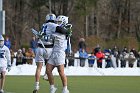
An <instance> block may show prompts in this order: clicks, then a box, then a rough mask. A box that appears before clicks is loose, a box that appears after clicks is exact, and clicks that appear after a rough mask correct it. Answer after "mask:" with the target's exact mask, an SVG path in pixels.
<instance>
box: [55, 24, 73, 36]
mask: <svg viewBox="0 0 140 93" xmlns="http://www.w3.org/2000/svg"><path fill="white" fill-rule="evenodd" d="M55 32H57V33H61V34H65V35H69V34H70V30H69V29H67V28H65V27H61V26H57V27H56V31H55Z"/></svg>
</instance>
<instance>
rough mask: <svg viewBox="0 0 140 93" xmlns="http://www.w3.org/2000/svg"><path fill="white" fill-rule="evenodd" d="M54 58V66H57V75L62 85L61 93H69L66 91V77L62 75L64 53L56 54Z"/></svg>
mask: <svg viewBox="0 0 140 93" xmlns="http://www.w3.org/2000/svg"><path fill="white" fill-rule="evenodd" d="M56 56H57V57H56V60H55V64H56V65H57V69H58V72H59V75H60V77H61V80H62V84H63V91H62V93H69V90H68V89H67V77H66V75H65V73H64V64H65V52H58V53H57V54H56Z"/></svg>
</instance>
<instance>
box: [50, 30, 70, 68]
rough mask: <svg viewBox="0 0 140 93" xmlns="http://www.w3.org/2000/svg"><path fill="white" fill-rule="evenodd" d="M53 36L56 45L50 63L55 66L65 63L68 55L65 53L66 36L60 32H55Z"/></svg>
mask: <svg viewBox="0 0 140 93" xmlns="http://www.w3.org/2000/svg"><path fill="white" fill-rule="evenodd" d="M53 36H54V38H55V39H54V46H53V50H52V54H51V56H50V58H49V61H48V63H49V64H52V65H54V66H59V65H63V64H65V57H66V55H65V49H66V47H67V40H66V36H65V35H62V34H59V33H54V34H53Z"/></svg>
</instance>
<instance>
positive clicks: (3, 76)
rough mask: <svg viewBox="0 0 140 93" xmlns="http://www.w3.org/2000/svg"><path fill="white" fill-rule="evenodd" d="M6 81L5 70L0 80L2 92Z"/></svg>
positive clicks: (0, 90) (1, 92)
mask: <svg viewBox="0 0 140 93" xmlns="http://www.w3.org/2000/svg"><path fill="white" fill-rule="evenodd" d="M4 83H5V71H3V72H2V73H1V80H0V93H4V90H3V88H4Z"/></svg>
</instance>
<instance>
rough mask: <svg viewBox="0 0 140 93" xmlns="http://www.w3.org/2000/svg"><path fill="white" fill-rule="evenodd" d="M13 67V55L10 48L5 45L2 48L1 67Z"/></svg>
mask: <svg viewBox="0 0 140 93" xmlns="http://www.w3.org/2000/svg"><path fill="white" fill-rule="evenodd" d="M7 65H11V54H10V50H9V48H8V47H6V46H5V45H4V46H3V47H2V48H0V67H7Z"/></svg>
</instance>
